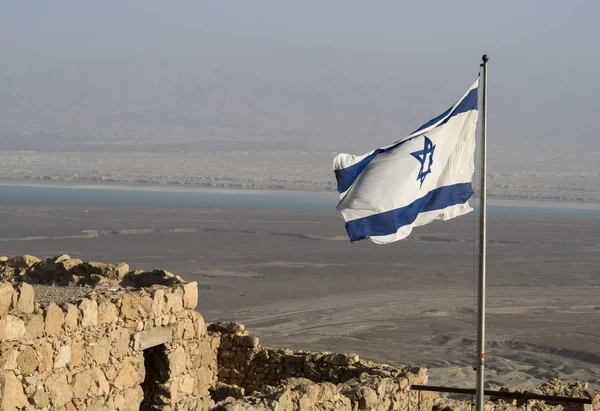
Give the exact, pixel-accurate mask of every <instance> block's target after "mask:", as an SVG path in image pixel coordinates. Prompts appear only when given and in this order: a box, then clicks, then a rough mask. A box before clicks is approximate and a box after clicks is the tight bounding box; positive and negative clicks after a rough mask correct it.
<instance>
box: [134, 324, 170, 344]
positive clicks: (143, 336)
mask: <svg viewBox="0 0 600 411" xmlns="http://www.w3.org/2000/svg"><path fill="white" fill-rule="evenodd" d="M172 340H173V327H171V326H169V325H167V326H165V327H154V328H150V329H149V330H146V331H141V332H138V333H135V334H134V336H133V348H134V349H135V350H145V349H147V348H150V347H155V346H157V345H160V344H166V343H169V342H171V341H172Z"/></svg>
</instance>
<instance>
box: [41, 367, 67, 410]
mask: <svg viewBox="0 0 600 411" xmlns="http://www.w3.org/2000/svg"><path fill="white" fill-rule="evenodd" d="M45 385H46V387H47V389H48V392H49V394H50V401H51V402H52V405H54V406H55V407H60V406H61V405H65V404H67V403H68V402H70V401H71V399H72V398H73V391H72V389H71V386H70V385H69V383H68V382H67V375H66V374H52V375H50V377H48V379H47V380H46V383H45Z"/></svg>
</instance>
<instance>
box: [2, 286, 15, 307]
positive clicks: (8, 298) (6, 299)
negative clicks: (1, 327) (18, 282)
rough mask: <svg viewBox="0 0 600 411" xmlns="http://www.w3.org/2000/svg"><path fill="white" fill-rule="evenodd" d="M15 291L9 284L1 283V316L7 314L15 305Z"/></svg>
mask: <svg viewBox="0 0 600 411" xmlns="http://www.w3.org/2000/svg"><path fill="white" fill-rule="evenodd" d="M13 294H15V289H14V288H13V286H12V285H10V284H9V283H0V315H4V314H7V313H8V312H10V309H11V307H12V304H13Z"/></svg>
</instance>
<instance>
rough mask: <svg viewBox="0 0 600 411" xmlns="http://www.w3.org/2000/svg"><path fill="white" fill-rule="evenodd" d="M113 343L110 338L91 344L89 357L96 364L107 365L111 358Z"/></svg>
mask: <svg viewBox="0 0 600 411" xmlns="http://www.w3.org/2000/svg"><path fill="white" fill-rule="evenodd" d="M111 349H112V342H111V340H110V338H108V337H102V338H100V339H99V340H97V341H92V342H89V345H88V355H89V358H90V360H91V361H94V362H95V363H96V364H98V365H101V364H106V363H107V362H108V360H109V358H110V351H111Z"/></svg>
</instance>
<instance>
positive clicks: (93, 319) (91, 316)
mask: <svg viewBox="0 0 600 411" xmlns="http://www.w3.org/2000/svg"><path fill="white" fill-rule="evenodd" d="M79 310H80V311H81V326H82V327H95V326H97V325H98V303H97V302H96V301H94V300H89V299H87V298H84V299H83V300H81V302H80V303H79Z"/></svg>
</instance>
